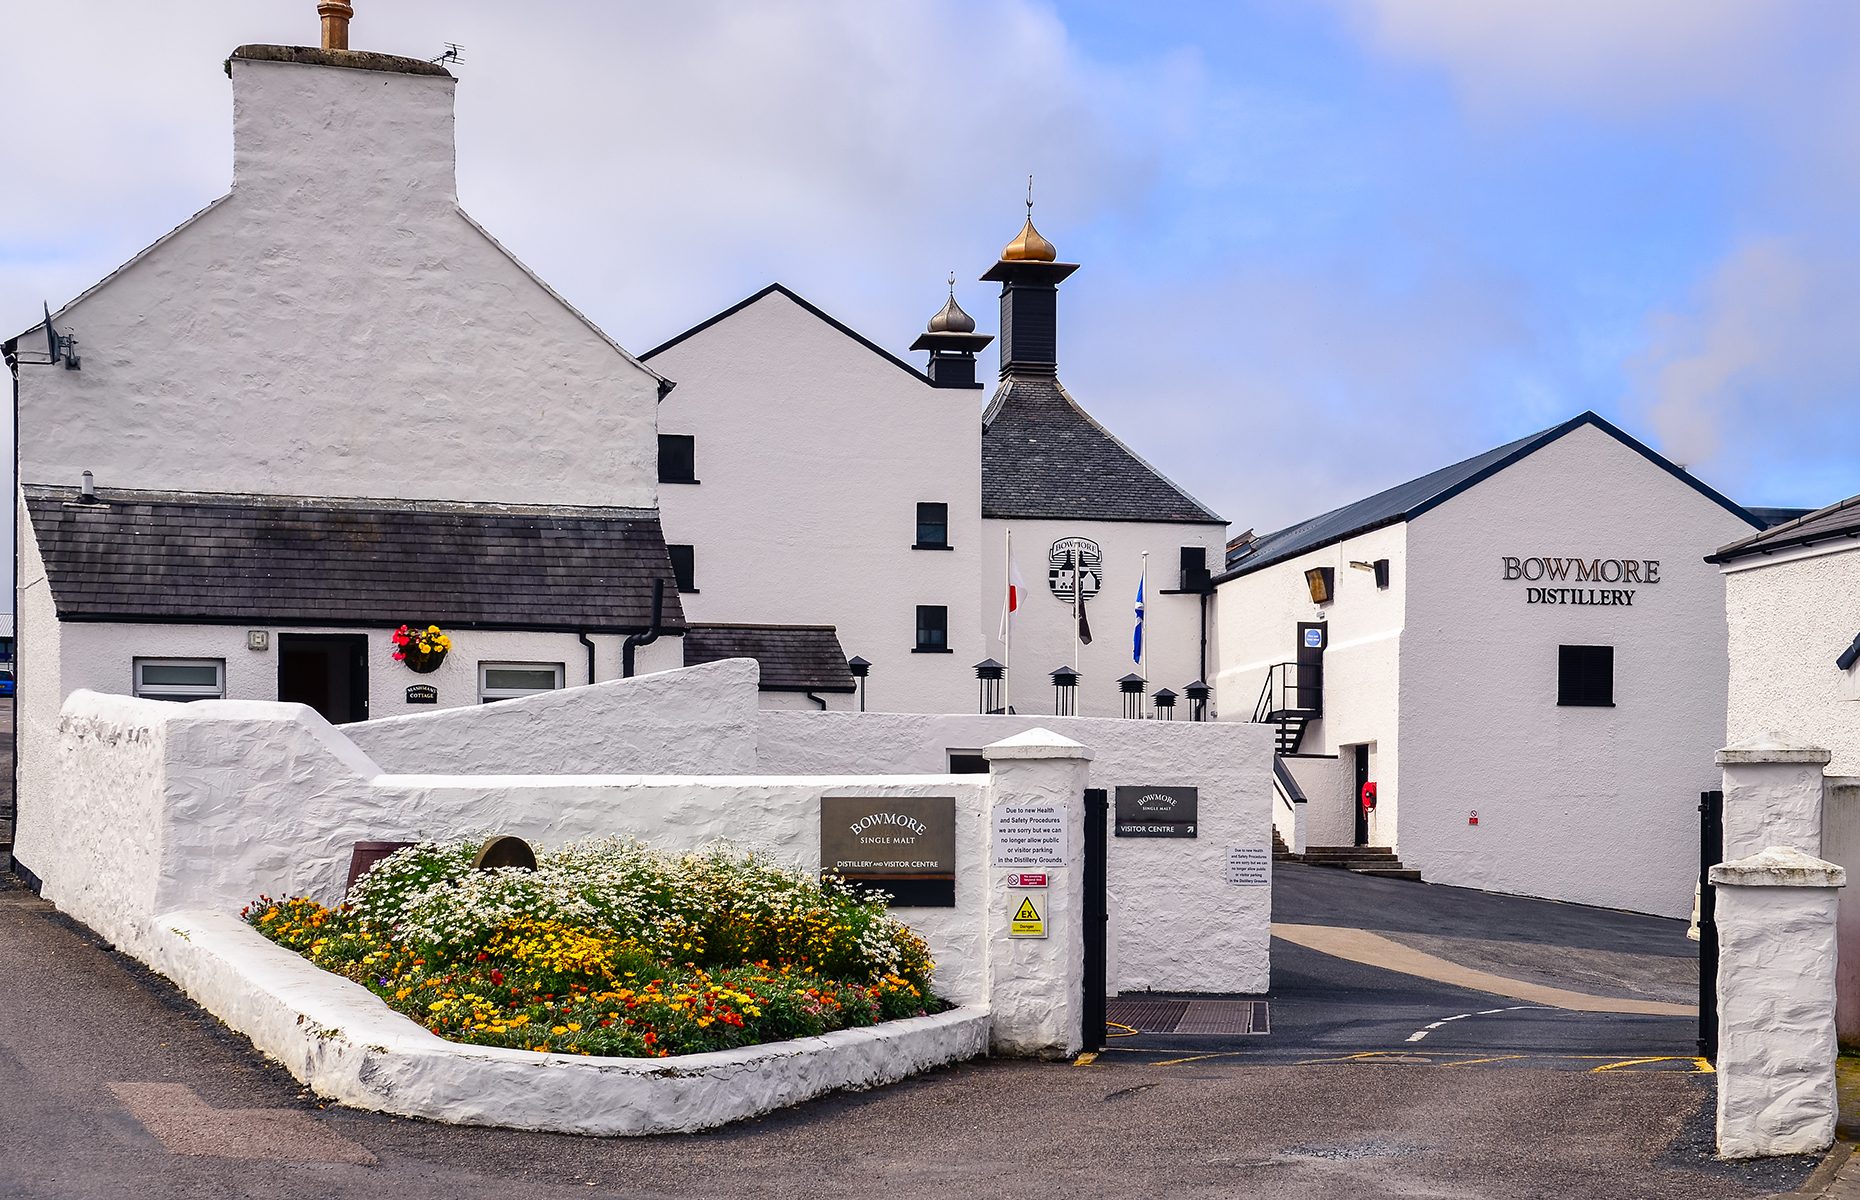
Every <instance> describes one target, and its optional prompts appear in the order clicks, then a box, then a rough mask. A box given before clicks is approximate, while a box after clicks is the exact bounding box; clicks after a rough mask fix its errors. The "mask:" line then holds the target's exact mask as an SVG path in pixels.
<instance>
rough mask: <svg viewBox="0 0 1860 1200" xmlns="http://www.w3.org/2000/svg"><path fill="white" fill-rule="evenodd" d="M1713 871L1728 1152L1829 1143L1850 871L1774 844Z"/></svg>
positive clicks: (1745, 1154)
mask: <svg viewBox="0 0 1860 1200" xmlns="http://www.w3.org/2000/svg"><path fill="white" fill-rule="evenodd" d="M1817 772H1819V768H1817ZM1727 774H1728V772H1727ZM1729 799H1730V798H1729V797H1728V796H1727V797H1726V804H1725V811H1726V814H1727V817H1728V815H1729V812H1730V803H1729ZM1725 840H1726V842H1727V844H1728V843H1729V841H1730V836H1729V832H1728V830H1727V833H1726V838H1725ZM1711 882H1712V883H1713V884H1714V885H1715V886H1716V887H1717V889H1718V1062H1717V1067H1718V1153H1719V1154H1720V1155H1721V1156H1722V1157H1724V1158H1761V1157H1766V1156H1769V1155H1775V1154H1812V1153H1815V1152H1817V1151H1820V1150H1825V1149H1827V1148H1828V1147H1829V1146H1831V1145H1833V1144H1834V1123H1835V1118H1836V1116H1837V1115H1838V1113H1839V1109H1840V1104H1839V1101H1838V1099H1837V1098H1836V1095H1835V1088H1834V1060H1835V1056H1836V1054H1837V1053H1838V1047H1837V1045H1836V1042H1835V1030H1834V967H1835V914H1836V908H1837V904H1838V899H1839V893H1838V892H1837V891H1836V889H1838V888H1840V887H1843V886H1845V885H1846V883H1847V872H1846V871H1845V870H1844V869H1842V868H1841V867H1838V866H1835V865H1834V864H1833V863H1828V862H1822V861H1821V860H1820V859H1818V858H1814V857H1812V856H1810V855H1807V854H1804V853H1802V852H1801V851H1800V850H1797V849H1795V848H1793V847H1789V846H1772V847H1770V848H1768V849H1766V850H1763V851H1761V852H1759V853H1757V854H1752V855H1749V856H1747V857H1744V858H1739V859H1737V860H1735V861H1733V862H1725V863H1720V864H1718V865H1717V866H1715V867H1713V868H1712V869H1711Z"/></svg>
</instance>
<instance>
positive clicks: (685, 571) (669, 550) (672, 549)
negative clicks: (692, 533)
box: [665, 546, 698, 592]
mask: <svg viewBox="0 0 1860 1200" xmlns="http://www.w3.org/2000/svg"><path fill="white" fill-rule="evenodd" d="M665 553H666V554H668V555H670V556H671V560H672V578H673V579H674V580H676V581H677V583H678V590H679V591H681V592H696V591H697V590H698V589H697V549H696V547H694V546H667V547H666V548H665Z"/></svg>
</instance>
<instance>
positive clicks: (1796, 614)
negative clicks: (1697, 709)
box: [1722, 538, 1860, 775]
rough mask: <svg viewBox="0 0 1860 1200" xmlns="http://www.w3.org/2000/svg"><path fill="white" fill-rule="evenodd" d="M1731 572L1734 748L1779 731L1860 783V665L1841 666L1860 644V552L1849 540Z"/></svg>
mask: <svg viewBox="0 0 1860 1200" xmlns="http://www.w3.org/2000/svg"><path fill="white" fill-rule="evenodd" d="M1722 570H1723V572H1724V592H1725V594H1724V603H1725V614H1726V617H1727V618H1728V620H1729V623H1730V643H1731V692H1730V713H1729V716H1728V718H1727V720H1726V730H1725V738H1726V741H1725V745H1727V746H1728V745H1734V744H1736V743H1738V742H1741V741H1744V740H1746V739H1748V738H1753V737H1756V736H1758V735H1760V734H1763V733H1766V732H1769V731H1771V730H1778V731H1781V732H1783V733H1785V734H1786V735H1787V736H1788V737H1789V739H1790V740H1791V741H1797V742H1805V743H1808V744H1811V745H1816V746H1822V747H1825V748H1826V749H1828V750H1829V751H1831V752H1832V753H1833V755H1834V760H1833V762H1832V763H1830V764H1829V766H1828V772H1829V773H1830V774H1833V775H1857V774H1860V664H1856V665H1855V666H1853V667H1850V668H1848V669H1847V670H1845V671H1842V670H1839V669H1838V668H1837V667H1836V666H1835V665H1834V660H1835V659H1836V658H1837V657H1838V656H1839V655H1840V653H1841V651H1843V650H1845V649H1847V646H1848V643H1850V642H1852V641H1853V639H1854V636H1855V635H1856V634H1860V548H1857V547H1856V545H1855V543H1854V542H1853V541H1851V540H1849V539H1846V538H1842V539H1840V541H1839V542H1838V543H1836V542H1828V543H1822V544H1821V545H1817V546H1812V547H1807V548H1789V549H1784V550H1779V551H1777V552H1776V553H1775V554H1773V555H1753V556H1752V557H1750V558H1745V559H1738V560H1736V561H1735V562H1731V563H1729V564H1726V565H1725V566H1724V567H1723V568H1722Z"/></svg>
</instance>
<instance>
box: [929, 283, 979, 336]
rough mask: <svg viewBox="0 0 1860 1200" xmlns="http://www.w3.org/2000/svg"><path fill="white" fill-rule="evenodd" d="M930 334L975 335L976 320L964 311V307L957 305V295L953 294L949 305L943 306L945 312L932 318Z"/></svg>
mask: <svg viewBox="0 0 1860 1200" xmlns="http://www.w3.org/2000/svg"><path fill="white" fill-rule="evenodd" d="M930 332H931V333H974V332H975V318H974V317H972V316H970V315H969V314H968V313H966V312H963V311H962V306H961V305H960V304H957V303H956V295H955V293H954V292H952V293H950V297H949V303H948V304H945V305H944V306H943V311H941V312H939V313H937V315H936V316H934V317H931V318H930Z"/></svg>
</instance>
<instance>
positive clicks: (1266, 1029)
mask: <svg viewBox="0 0 1860 1200" xmlns="http://www.w3.org/2000/svg"><path fill="white" fill-rule="evenodd" d="M1104 1019H1105V1020H1106V1021H1108V1022H1110V1023H1111V1024H1113V1025H1127V1026H1129V1027H1130V1028H1132V1029H1135V1030H1137V1031H1138V1032H1139V1033H1270V1032H1271V1029H1272V1026H1271V1023H1270V1021H1269V1019H1268V1016H1267V1009H1266V1002H1265V1001H1264V1000H1147V999H1145V1000H1137V999H1124V998H1122V997H1119V998H1118V999H1115V1000H1106V1001H1105V1004H1104Z"/></svg>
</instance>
